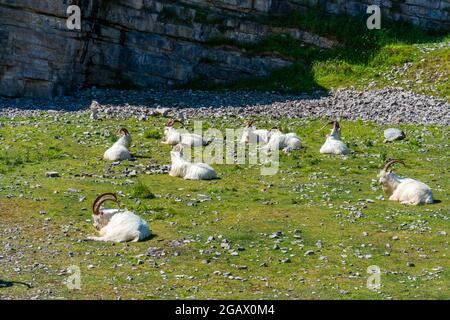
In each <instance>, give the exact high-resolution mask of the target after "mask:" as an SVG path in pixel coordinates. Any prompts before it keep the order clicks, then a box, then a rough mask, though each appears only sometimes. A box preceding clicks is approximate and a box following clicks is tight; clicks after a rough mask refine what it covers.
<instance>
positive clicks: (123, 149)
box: [103, 128, 132, 161]
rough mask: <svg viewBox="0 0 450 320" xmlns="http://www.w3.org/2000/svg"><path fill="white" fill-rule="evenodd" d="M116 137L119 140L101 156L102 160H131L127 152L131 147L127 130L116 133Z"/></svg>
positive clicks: (123, 129)
mask: <svg viewBox="0 0 450 320" xmlns="http://www.w3.org/2000/svg"><path fill="white" fill-rule="evenodd" d="M117 135H118V136H119V140H117V141H116V142H115V143H114V144H113V145H112V147H111V148H109V149H108V150H106V152H105V153H104V154H103V158H104V159H105V160H110V161H122V160H130V159H131V158H132V157H131V153H130V151H129V150H128V149H129V148H130V146H131V135H130V133H129V132H128V130H127V129H125V128H122V129H119V130H118V131H117Z"/></svg>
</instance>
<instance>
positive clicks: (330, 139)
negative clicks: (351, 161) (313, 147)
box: [320, 128, 350, 155]
mask: <svg viewBox="0 0 450 320" xmlns="http://www.w3.org/2000/svg"><path fill="white" fill-rule="evenodd" d="M320 153H323V154H335V155H347V154H349V153H350V150H349V149H348V148H347V146H346V145H345V143H344V142H342V140H341V129H340V128H337V129H336V128H334V129H332V130H331V134H330V135H329V136H327V140H326V141H325V143H324V144H323V145H322V147H321V148H320Z"/></svg>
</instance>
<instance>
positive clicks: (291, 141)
mask: <svg viewBox="0 0 450 320" xmlns="http://www.w3.org/2000/svg"><path fill="white" fill-rule="evenodd" d="M301 148H302V142H301V140H300V138H299V137H298V136H297V134H296V133H294V132H290V133H286V134H285V133H283V129H282V128H281V126H277V127H274V128H273V129H272V131H271V133H270V139H269V141H268V142H267V144H266V145H265V146H263V147H262V148H261V150H262V151H264V152H266V153H270V152H273V151H274V150H277V149H278V150H283V151H284V152H285V153H290V152H291V151H292V150H298V149H301Z"/></svg>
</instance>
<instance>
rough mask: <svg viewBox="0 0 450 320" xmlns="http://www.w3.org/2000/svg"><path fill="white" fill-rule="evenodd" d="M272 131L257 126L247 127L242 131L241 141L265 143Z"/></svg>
mask: <svg viewBox="0 0 450 320" xmlns="http://www.w3.org/2000/svg"><path fill="white" fill-rule="evenodd" d="M269 138H270V131H269V130H266V129H256V127H254V126H251V127H246V128H244V132H243V133H242V137H241V143H243V144H245V143H264V144H266V143H267V142H269Z"/></svg>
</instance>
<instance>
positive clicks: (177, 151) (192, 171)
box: [169, 144, 217, 180]
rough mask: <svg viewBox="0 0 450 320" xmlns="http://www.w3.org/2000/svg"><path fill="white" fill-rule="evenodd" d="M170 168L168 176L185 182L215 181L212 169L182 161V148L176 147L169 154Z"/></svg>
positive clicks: (215, 176)
mask: <svg viewBox="0 0 450 320" xmlns="http://www.w3.org/2000/svg"><path fill="white" fill-rule="evenodd" d="M170 157H171V160H172V166H171V169H170V172H169V175H171V176H172V177H181V178H183V179H185V180H212V179H217V174H216V171H214V169H213V168H212V167H211V166H210V165H208V164H206V163H191V162H189V161H187V160H185V159H183V146H182V145H181V144H178V145H176V146H175V147H174V148H173V150H172V151H171V152H170Z"/></svg>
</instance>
